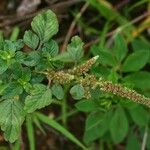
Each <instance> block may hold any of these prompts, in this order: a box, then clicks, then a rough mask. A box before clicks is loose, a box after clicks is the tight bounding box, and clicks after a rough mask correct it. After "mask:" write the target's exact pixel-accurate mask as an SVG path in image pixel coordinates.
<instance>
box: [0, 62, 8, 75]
mask: <svg viewBox="0 0 150 150" xmlns="http://www.w3.org/2000/svg"><path fill="white" fill-rule="evenodd" d="M7 69H8V65H7V62H6V61H5V60H3V59H0V74H3V73H4V72H5V71H6V70H7Z"/></svg>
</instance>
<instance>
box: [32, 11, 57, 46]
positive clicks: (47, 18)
mask: <svg viewBox="0 0 150 150" xmlns="http://www.w3.org/2000/svg"><path fill="white" fill-rule="evenodd" d="M31 26H32V30H33V31H34V32H35V33H36V34H37V35H38V37H39V38H40V40H41V41H42V42H43V43H44V42H47V41H48V40H49V39H50V38H51V37H52V36H53V35H55V34H56V33H57V32H58V20H57V17H56V15H55V13H53V12H52V11H51V10H48V11H45V12H42V13H41V14H39V15H37V16H36V17H34V18H33V21H32V23H31Z"/></svg>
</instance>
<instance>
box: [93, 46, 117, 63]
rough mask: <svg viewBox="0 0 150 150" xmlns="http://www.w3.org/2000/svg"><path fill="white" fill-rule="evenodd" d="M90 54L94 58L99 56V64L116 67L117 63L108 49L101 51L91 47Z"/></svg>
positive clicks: (96, 47)
mask: <svg viewBox="0 0 150 150" xmlns="http://www.w3.org/2000/svg"><path fill="white" fill-rule="evenodd" d="M91 52H92V54H93V55H94V56H96V55H99V59H98V61H99V63H101V64H103V65H109V66H116V65H117V61H116V60H115V58H114V56H113V55H112V53H111V52H110V51H109V50H108V49H103V50H102V49H101V48H99V47H98V46H95V45H94V46H92V48H91Z"/></svg>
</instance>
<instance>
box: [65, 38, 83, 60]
mask: <svg viewBox="0 0 150 150" xmlns="http://www.w3.org/2000/svg"><path fill="white" fill-rule="evenodd" d="M83 45H84V43H83V42H82V40H81V39H80V37H78V36H74V37H73V38H72V39H71V43H70V44H69V45H68V46H67V51H68V53H69V56H70V59H71V60H72V61H74V62H78V61H79V60H80V59H81V58H82V57H83Z"/></svg>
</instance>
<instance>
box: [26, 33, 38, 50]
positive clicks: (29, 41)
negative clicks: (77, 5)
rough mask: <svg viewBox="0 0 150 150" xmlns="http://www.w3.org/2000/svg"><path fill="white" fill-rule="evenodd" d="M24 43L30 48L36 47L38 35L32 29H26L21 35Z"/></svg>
mask: <svg viewBox="0 0 150 150" xmlns="http://www.w3.org/2000/svg"><path fill="white" fill-rule="evenodd" d="M23 41H24V43H25V44H26V45H27V46H29V47H30V48H32V49H34V50H35V49H36V48H37V46H38V44H39V38H38V36H37V35H36V34H35V33H33V32H32V31H30V30H29V31H26V32H25V34H24V36H23Z"/></svg>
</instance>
